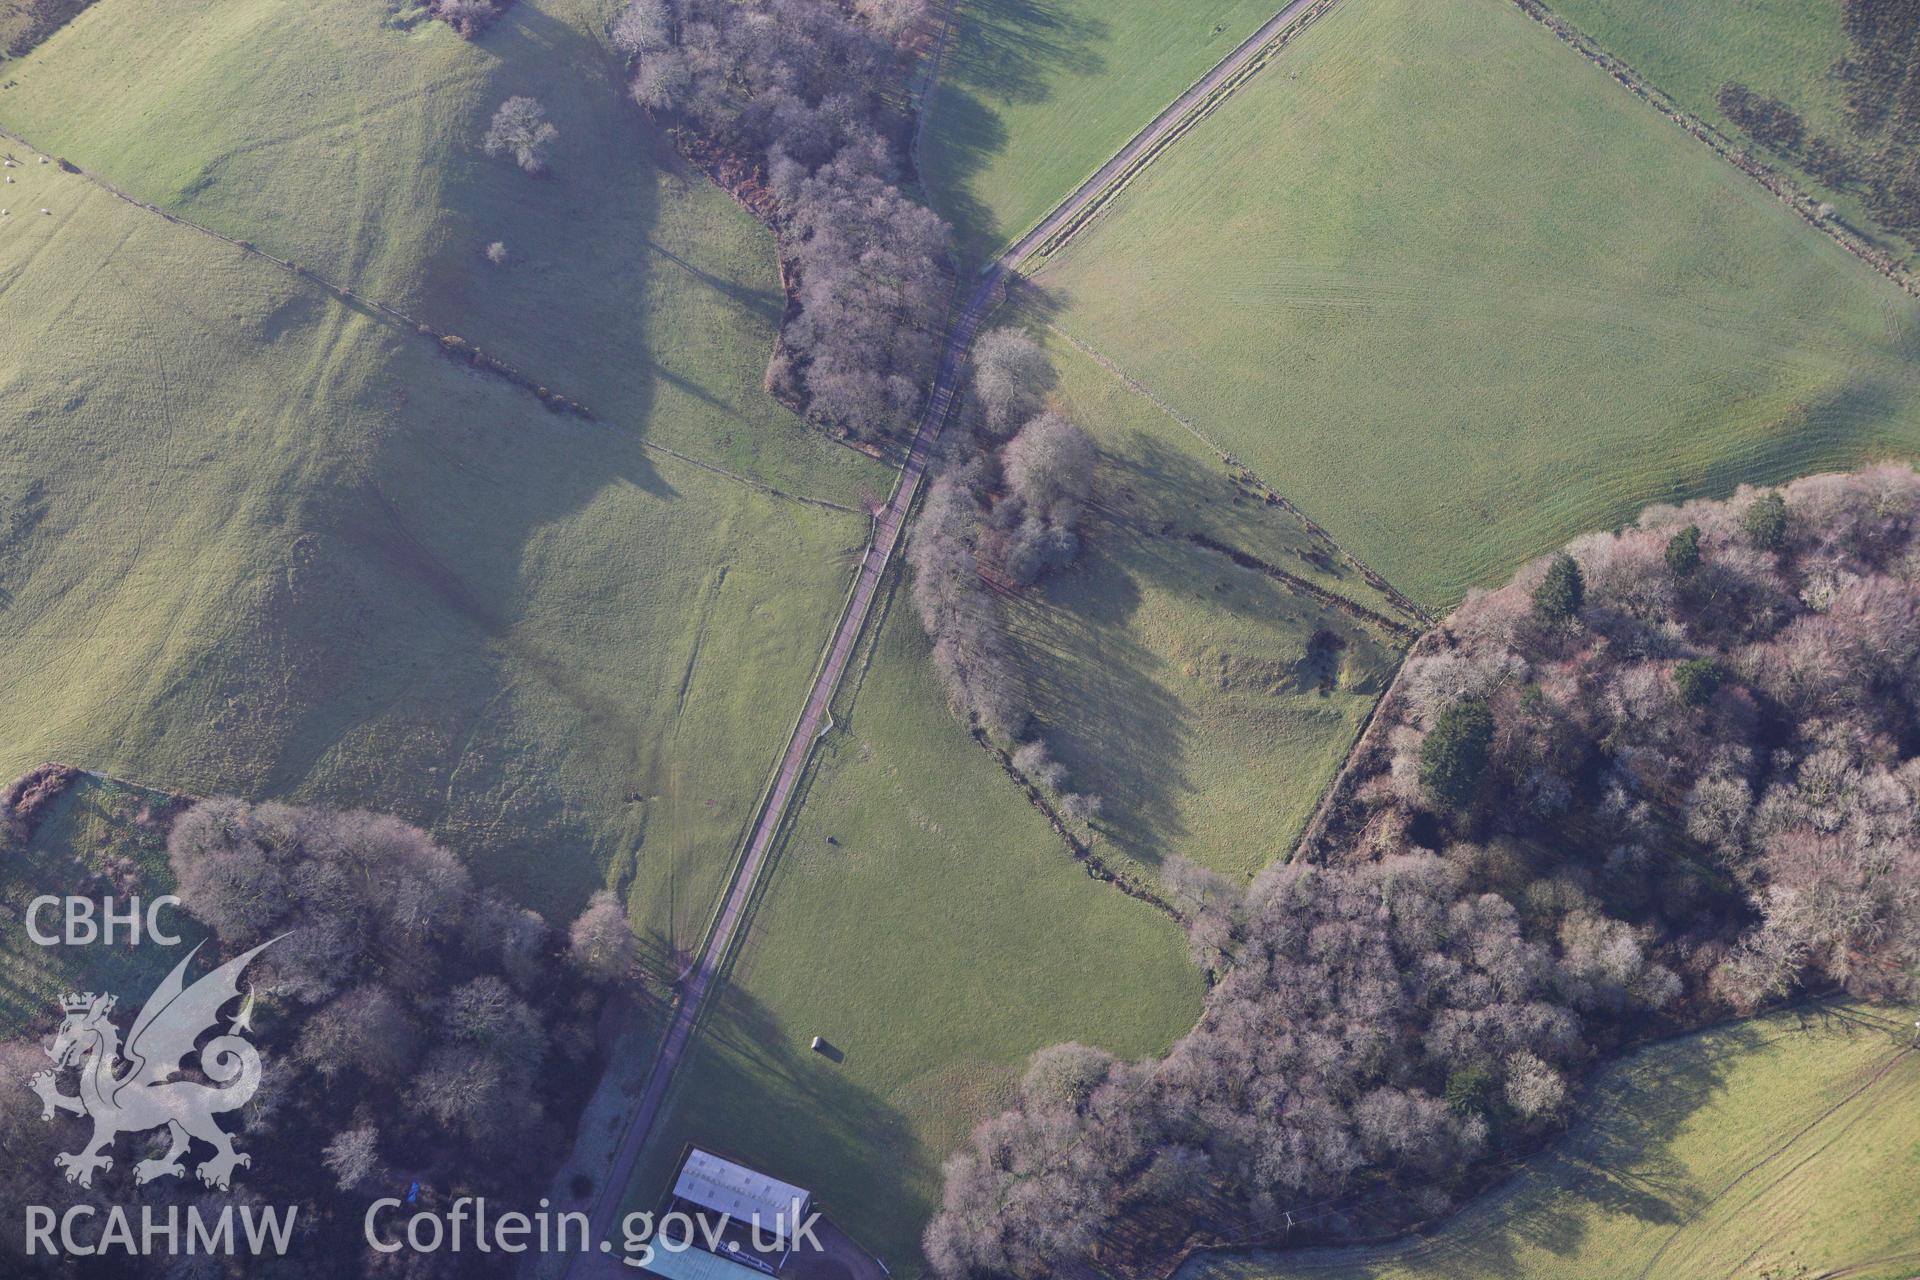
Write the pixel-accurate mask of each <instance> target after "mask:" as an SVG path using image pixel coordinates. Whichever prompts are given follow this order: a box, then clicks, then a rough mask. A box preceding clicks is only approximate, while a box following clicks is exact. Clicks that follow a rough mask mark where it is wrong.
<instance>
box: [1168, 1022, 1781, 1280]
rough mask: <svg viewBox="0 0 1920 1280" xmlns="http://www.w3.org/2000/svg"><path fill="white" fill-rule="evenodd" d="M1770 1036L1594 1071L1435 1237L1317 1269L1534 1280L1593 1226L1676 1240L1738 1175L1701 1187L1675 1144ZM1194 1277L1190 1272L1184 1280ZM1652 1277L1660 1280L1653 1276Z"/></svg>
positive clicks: (1677, 1050)
mask: <svg viewBox="0 0 1920 1280" xmlns="http://www.w3.org/2000/svg"><path fill="white" fill-rule="evenodd" d="M1778 1033H1779V1028H1778V1026H1777V1025H1775V1026H1773V1027H1772V1028H1769V1026H1768V1025H1767V1024H1756V1023H1752V1022H1743V1023H1735V1024H1732V1025H1729V1026H1725V1027H1721V1028H1717V1029H1715V1030H1712V1031H1708V1032H1703V1033H1701V1034H1698V1035H1692V1036H1687V1037H1684V1038H1681V1039H1677V1040H1672V1041H1668V1042H1665V1043H1661V1044H1656V1045H1652V1046H1649V1047H1647V1048H1644V1049H1642V1050H1640V1051H1638V1052H1636V1053H1634V1054H1633V1055H1631V1056H1630V1057H1628V1058H1626V1059H1624V1060H1622V1061H1620V1062H1617V1063H1615V1064H1613V1065H1612V1066H1609V1067H1607V1068H1604V1069H1603V1070H1602V1072H1601V1074H1600V1078H1599V1079H1598V1081H1597V1082H1596V1084H1595V1085H1594V1086H1593V1087H1592V1089H1591V1090H1589V1092H1588V1094H1587V1096H1586V1097H1584V1098H1583V1099H1581V1101H1580V1102H1579V1104H1578V1106H1579V1118H1578V1119H1577V1120H1576V1122H1575V1124H1574V1127H1573V1129H1572V1130H1571V1131H1570V1132H1569V1133H1568V1134H1567V1136H1566V1137H1565V1138H1563V1139H1562V1140H1561V1141H1560V1142H1559V1143H1558V1144H1557V1145H1556V1146H1555V1147H1553V1148H1552V1149H1550V1150H1548V1151H1545V1152H1542V1153H1541V1154H1540V1155H1538V1156H1535V1157H1533V1158H1532V1159H1531V1160H1529V1161H1527V1163H1526V1164H1525V1165H1524V1166H1523V1167H1522V1168H1521V1169H1520V1170H1519V1171H1518V1172H1516V1173H1514V1174H1513V1175H1512V1176H1510V1177H1509V1178H1507V1179H1506V1180H1505V1181H1504V1182H1502V1183H1501V1184H1499V1185H1498V1186H1496V1187H1494V1188H1493V1189H1491V1190H1489V1191H1488V1192H1486V1193H1485V1194H1483V1195H1482V1196H1480V1197H1479V1198H1477V1199H1475V1200H1474V1201H1472V1202H1471V1203H1469V1204H1468V1205H1467V1206H1466V1207H1465V1208H1464V1209H1462V1210H1461V1211H1460V1212H1459V1213H1457V1214H1454V1215H1453V1216H1451V1217H1449V1218H1446V1219H1443V1220H1442V1221H1441V1222H1439V1223H1438V1224H1436V1226H1435V1227H1434V1229H1433V1230H1432V1231H1430V1232H1427V1233H1424V1234H1422V1235H1420V1236H1413V1237H1406V1238H1403V1239H1402V1240H1400V1241H1397V1242H1395V1243H1393V1244H1389V1245H1386V1246H1366V1247H1361V1248H1357V1249H1354V1250H1350V1251H1335V1252H1331V1253H1327V1254H1317V1255H1315V1261H1316V1262H1320V1261H1323V1260H1331V1259H1335V1258H1339V1257H1341V1256H1342V1253H1343V1252H1346V1253H1351V1254H1353V1255H1355V1257H1354V1261H1355V1264H1356V1265H1359V1264H1360V1263H1361V1262H1362V1261H1363V1260H1364V1261H1365V1262H1367V1263H1371V1264H1374V1265H1382V1264H1390V1263H1391V1262H1392V1261H1394V1260H1395V1259H1396V1258H1401V1257H1404V1258H1406V1259H1407V1260H1409V1261H1410V1262H1413V1263H1415V1264H1416V1268H1417V1270H1418V1272H1419V1274H1422V1275H1427V1276H1435V1277H1448V1278H1449V1280H1490V1278H1494V1277H1513V1278H1514V1280H1523V1278H1524V1277H1529V1276H1535V1275H1538V1274H1540V1271H1539V1265H1540V1260H1539V1258H1538V1257H1536V1256H1531V1253H1532V1251H1534V1250H1541V1251H1545V1252H1547V1253H1551V1254H1553V1255H1555V1256H1556V1257H1565V1258H1571V1257H1573V1256H1574V1255H1576V1254H1577V1253H1578V1252H1579V1251H1580V1250H1581V1249H1582V1248H1584V1247H1586V1246H1587V1244H1588V1235H1589V1233H1590V1231H1591V1230H1592V1229H1593V1227H1594V1225H1595V1219H1596V1217H1599V1216H1601V1215H1605V1216H1609V1217H1625V1218H1630V1219H1632V1220H1634V1221H1636V1222H1639V1223H1643V1224H1647V1225H1648V1226H1652V1227H1656V1228H1667V1229H1672V1230H1678V1229H1680V1228H1682V1227H1683V1226H1684V1225H1685V1224H1686V1223H1687V1222H1688V1221H1690V1220H1691V1219H1692V1218H1694V1217H1695V1216H1696V1215H1697V1214H1699V1213H1700V1212H1701V1211H1702V1210H1703V1209H1704V1208H1706V1207H1707V1205H1708V1204H1710V1203H1711V1201H1712V1200H1713V1198H1714V1197H1715V1196H1716V1195H1717V1194H1718V1193H1719V1192H1720V1191H1721V1190H1723V1189H1724V1186H1725V1184H1726V1182H1727V1181H1728V1179H1729V1178H1731V1177H1733V1176H1736V1175H1737V1174H1738V1172H1739V1170H1737V1169H1736V1170H1729V1171H1725V1172H1724V1174H1723V1175H1717V1176H1716V1181H1715V1182H1714V1183H1713V1184H1707V1183H1703V1182H1702V1181H1700V1180H1698V1179H1697V1178H1696V1177H1695V1176H1694V1174H1693V1172H1692V1171H1691V1170H1689V1169H1688V1168H1687V1167H1686V1165H1685V1164H1684V1163H1682V1161H1681V1160H1680V1159H1679V1158H1678V1157H1677V1156H1676V1155H1675V1154H1674V1152H1673V1149H1672V1147H1673V1141H1674V1138H1675V1136H1676V1135H1677V1134H1679V1133H1681V1132H1682V1131H1683V1130H1684V1129H1685V1127H1686V1125H1687V1123H1688V1121H1689V1120H1690V1119H1691V1118H1692V1117H1693V1116H1694V1115H1695V1113H1697V1112H1699V1111H1700V1110H1701V1109H1702V1108H1704V1107H1706V1106H1709V1105H1711V1104H1712V1103H1713V1102H1714V1101H1715V1100H1716V1099H1717V1098H1718V1097H1719V1095H1720V1094H1721V1093H1722V1092H1723V1091H1724V1090H1725V1088H1726V1086H1727V1067H1728V1065H1729V1063H1730V1062H1731V1061H1732V1060H1733V1059H1735V1058H1737V1057H1738V1056H1740V1055H1741V1054H1744V1053H1750V1052H1752V1051H1754V1050H1756V1049H1758V1048H1759V1047H1760V1046H1761V1045H1763V1044H1764V1043H1765V1042H1766V1040H1768V1039H1769V1038H1771V1037H1772V1036H1773V1035H1777V1034H1778ZM1296 1256H1297V1255H1296ZM1627 1261H1629V1260H1628V1259H1625V1258H1623V1259H1621V1262H1622V1265H1624V1264H1625V1263H1626V1262H1627ZM1648 1261H1649V1264H1650V1265H1651V1263H1652V1262H1655V1261H1657V1259H1649V1260H1648ZM1201 1274H1202V1273H1201V1272H1200V1271H1198V1270H1188V1271H1187V1272H1185V1273H1184V1275H1183V1280H1200V1276H1201ZM1650 1274H1655V1275H1658V1274H1663V1273H1662V1272H1661V1271H1660V1270H1659V1269H1658V1268H1657V1267H1656V1268H1654V1269H1653V1270H1652V1271H1651V1272H1650Z"/></svg>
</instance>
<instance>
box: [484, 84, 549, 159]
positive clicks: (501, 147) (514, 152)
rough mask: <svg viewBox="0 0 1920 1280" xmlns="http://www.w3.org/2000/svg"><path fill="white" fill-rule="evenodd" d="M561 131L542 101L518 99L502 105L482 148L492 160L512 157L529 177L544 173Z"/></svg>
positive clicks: (523, 97)
mask: <svg viewBox="0 0 1920 1280" xmlns="http://www.w3.org/2000/svg"><path fill="white" fill-rule="evenodd" d="M559 136H560V130H559V129H558V128H557V127H556V126H555V125H554V124H552V123H551V122H550V121H549V120H548V119H547V109H546V108H545V107H543V106H541V105H540V100H539V99H538V98H529V97H525V96H523V95H515V96H514V97H511V98H508V99H507V100H506V101H505V102H502V103H501V104H500V107H499V109H498V110H497V111H495V112H494V113H493V123H492V124H490V125H488V126H487V135H486V137H485V138H484V139H483V140H482V142H481V145H482V146H483V147H484V148H485V149H486V153H487V154H488V155H490V156H502V155H504V156H511V157H513V162H514V163H515V164H517V165H519V166H520V167H521V168H522V169H524V170H525V171H526V172H528V173H544V172H545V171H546V168H547V152H548V151H549V150H550V149H551V148H552V146H553V140H554V139H555V138H557V137H559Z"/></svg>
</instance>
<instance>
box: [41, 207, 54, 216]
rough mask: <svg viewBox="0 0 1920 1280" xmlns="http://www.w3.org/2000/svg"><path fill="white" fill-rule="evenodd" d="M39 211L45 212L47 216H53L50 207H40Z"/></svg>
mask: <svg viewBox="0 0 1920 1280" xmlns="http://www.w3.org/2000/svg"><path fill="white" fill-rule="evenodd" d="M40 212H42V213H44V214H46V215H47V216H48V217H49V218H51V217H52V216H53V210H51V209H42V210H41V211H40Z"/></svg>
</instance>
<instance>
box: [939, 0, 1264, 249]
mask: <svg viewBox="0 0 1920 1280" xmlns="http://www.w3.org/2000/svg"><path fill="white" fill-rule="evenodd" d="M1279 9H1280V5H1279V3H1278V2H1277V0H1181V2H1180V3H1169V0H1040V2H1039V3H1035V2H1034V0H960V3H959V4H958V5H957V6H956V9H955V15H954V21H955V23H956V26H955V29H954V31H953V34H952V36H951V37H950V39H949V42H948V47H947V56H946V61H945V64H944V65H943V67H942V68H941V76H940V86H939V89H938V90H937V92H936V94H935V96H934V106H933V113H932V115H931V117H930V118H929V122H928V124H927V125H926V128H925V132H924V134H923V136H922V138H921V150H920V164H921V177H922V178H923V179H924V180H925V182H926V185H927V187H928V189H929V191H930V193H931V195H932V201H933V205H934V207H935V208H936V209H938V210H939V211H940V212H941V214H942V215H943V216H945V217H946V218H947V220H948V221H950V222H952V223H953V225H954V233H955V236H956V238H957V240H958V241H959V246H960V252H961V256H962V258H963V259H964V260H965V261H967V262H969V263H972V264H978V263H980V262H984V261H985V260H987V259H988V258H990V257H992V256H993V254H994V253H995V252H996V251H997V250H998V249H999V248H1001V247H1002V246H1003V245H1005V244H1006V243H1008V242H1009V241H1011V240H1013V239H1015V238H1016V237H1018V236H1019V235H1020V234H1022V233H1023V232H1025V231H1026V229H1027V228H1028V227H1031V226H1032V225H1033V224H1034V223H1035V222H1038V221H1039V220H1040V219H1041V218H1042V217H1043V216H1045V215H1046V213H1047V212H1048V211H1049V210H1050V209H1052V208H1053V206H1054V205H1056V204H1058V203H1059V202H1060V200H1061V199H1062V198H1063V197H1064V196H1065V195H1066V194H1067V193H1068V192H1069V191H1071V190H1073V189H1074V188H1075V187H1076V186H1078V185H1080V183H1082V182H1084V181H1085V180H1086V179H1087V178H1089V177H1091V176H1092V175H1093V173H1094V171H1095V170H1096V169H1098V168H1099V167H1100V166H1101V165H1103V164H1105V163H1106V161H1107V159H1108V157H1110V156H1111V155H1112V154H1113V153H1114V152H1116V151H1118V150H1119V149H1120V148H1121V147H1122V146H1124V145H1126V142H1127V140H1128V139H1129V138H1131V137H1133V135H1134V134H1136V133H1138V132H1139V131H1140V130H1141V129H1142V128H1143V127H1144V126H1145V125H1146V124H1147V122H1148V121H1149V120H1152V119H1153V117H1154V116H1156V115H1157V114H1159V112H1160V110H1161V109H1162V108H1164V107H1165V106H1166V105H1167V104H1168V103H1170V102H1172V101H1173V100H1174V99H1175V98H1177V97H1179V96H1180V94H1181V92H1182V91H1183V90H1185V89H1186V88H1187V86H1188V85H1190V84H1192V83H1193V82H1194V81H1195V80H1198V79H1199V78H1200V77H1201V76H1203V75H1205V74H1206V73H1207V71H1208V70H1209V69H1210V68H1211V67H1212V66H1213V65H1214V64H1215V63H1217V62H1219V61H1220V60H1221V59H1222V58H1224V57H1226V56H1227V54H1229V53H1231V52H1232V51H1233V50H1234V48H1235V47H1236V46H1237V45H1238V44H1239V43H1240V42H1241V41H1242V40H1244V39H1246V38H1247V37H1248V36H1249V35H1251V34H1252V33H1253V32H1254V31H1256V30H1258V29H1259V26H1260V24H1261V23H1263V22H1265V21H1266V20H1267V19H1269V18H1271V17H1272V16H1273V15H1274V14H1275V13H1277V12H1279Z"/></svg>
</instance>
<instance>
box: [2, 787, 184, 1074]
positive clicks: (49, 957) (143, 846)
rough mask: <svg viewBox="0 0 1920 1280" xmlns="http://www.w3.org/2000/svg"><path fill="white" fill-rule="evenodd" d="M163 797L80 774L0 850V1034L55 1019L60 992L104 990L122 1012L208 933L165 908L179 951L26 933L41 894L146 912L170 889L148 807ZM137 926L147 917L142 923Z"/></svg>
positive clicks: (47, 921)
mask: <svg viewBox="0 0 1920 1280" xmlns="http://www.w3.org/2000/svg"><path fill="white" fill-rule="evenodd" d="M166 800H167V797H166V796H164V795H160V794H158V793H155V792H148V791H142V790H139V789H137V788H134V787H128V786H124V785H122V784H120V783H116V782H106V781H102V780H99V779H95V778H87V777H82V778H80V779H77V780H76V781H75V782H74V783H73V785H72V786H70V787H68V788H67V791H66V793H65V794H64V795H62V796H61V797H60V799H59V801H58V802H57V803H56V804H55V805H54V807H53V810H52V812H51V813H49V814H48V815H47V817H46V820H45V821H43V822H42V823H41V824H40V829H39V830H38V831H36V832H34V836H33V839H32V840H30V841H28V842H27V844H26V846H25V847H24V848H0V854H4V856H0V918H4V920H5V921H6V933H5V935H4V938H0V1039H6V1038H10V1037H13V1036H17V1035H24V1034H28V1033H31V1032H44V1031H46V1030H47V1029H48V1028H49V1027H50V1026H51V1025H52V1024H53V1023H56V1022H58V1021H59V1019H60V1013H59V1000H60V997H61V996H63V995H66V994H67V993H68V992H72V991H111V992H113V993H114V994H115V995H117V996H119V997H120V1002H121V1006H122V1008H133V1009H137V1008H139V1007H140V1002H141V1001H142V1000H144V999H146V996H147V993H148V992H149V991H151V990H152V989H153V988H154V986H155V985H156V984H157V983H158V982H159V981H160V979H161V978H163V977H165V976H166V974H167V971H168V970H169V969H171V968H173V966H174V965H175V964H177V963H179V961H180V958H181V957H182V956H184V955H185V954H186V953H187V951H188V950H189V949H190V948H192V947H193V946H195V945H196V944H197V943H199V942H200V941H201V939H202V938H203V937H204V936H205V930H204V929H203V928H202V927H201V926H200V925H199V924H198V923H197V922H195V921H193V920H192V919H190V918H188V917H187V916H186V915H185V914H184V913H181V912H177V911H174V912H163V913H162V914H161V917H160V924H161V927H162V928H164V929H167V930H169V931H170V932H172V933H175V934H177V935H178V936H179V938H180V946H178V947H177V948H169V947H159V946H154V945H153V944H152V943H151V942H146V943H143V944H142V945H140V946H137V947H136V946H132V945H127V944H124V943H122V942H119V941H116V942H115V943H114V945H112V946H108V945H106V944H105V943H99V942H96V943H94V944H93V945H91V946H76V947H66V946H59V947H42V946H39V945H38V944H36V943H35V942H34V941H33V940H32V939H31V938H29V937H28V936H27V927H26V912H27V907H28V905H29V904H30V903H31V902H32V901H33V900H34V899H35V898H37V897H39V896H40V895H41V894H43V893H60V894H66V893H83V894H85V895H86V896H89V897H92V898H94V899H96V900H97V899H98V898H100V897H102V896H106V895H111V896H113V897H114V898H115V899H117V900H118V903H117V904H118V906H119V907H120V908H121V909H125V908H126V907H127V906H128V903H127V898H128V897H130V896H133V895H138V896H139V897H140V899H141V902H142V905H143V908H144V905H145V904H146V903H148V902H151V901H152V900H153V899H154V898H155V897H156V896H158V895H160V894H164V893H170V892H172V890H173V873H172V872H171V871H170V870H169V869H168V867H167V845H166V835H165V832H164V830H163V828H162V827H161V825H160V824H159V823H157V822H155V821H154V810H155V809H156V808H157V807H159V806H161V805H164V804H165V803H166ZM39 923H40V927H41V928H42V929H43V930H46V931H49V932H54V933H58V932H59V931H60V924H59V922H58V919H57V913H52V912H44V911H43V912H42V913H41V916H40V921H39ZM141 927H142V928H143V929H144V928H145V922H144V920H143V921H142V926H141Z"/></svg>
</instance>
